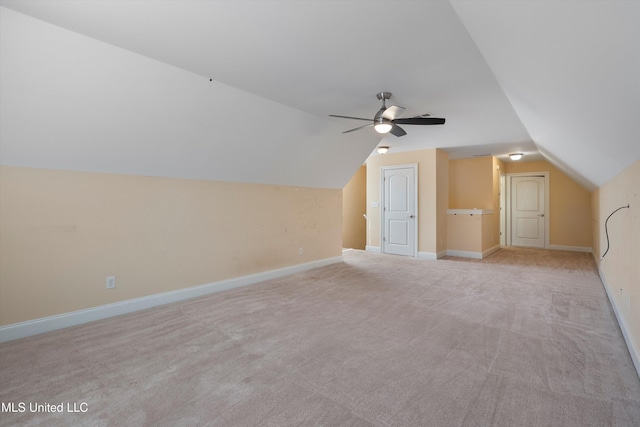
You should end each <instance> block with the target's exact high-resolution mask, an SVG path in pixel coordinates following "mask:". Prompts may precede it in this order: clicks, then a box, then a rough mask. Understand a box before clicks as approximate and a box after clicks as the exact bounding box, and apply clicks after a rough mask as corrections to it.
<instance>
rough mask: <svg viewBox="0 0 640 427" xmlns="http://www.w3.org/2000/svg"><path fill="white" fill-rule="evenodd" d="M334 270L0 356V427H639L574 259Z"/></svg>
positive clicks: (607, 325)
mask: <svg viewBox="0 0 640 427" xmlns="http://www.w3.org/2000/svg"><path fill="white" fill-rule="evenodd" d="M344 260H345V262H344V263H340V264H334V265H331V266H328V267H323V268H320V269H316V270H311V271H308V272H305V273H300V274H295V275H292V276H288V277H285V278H282V279H277V280H272V281H269V282H264V283H261V284H258V285H254V286H249V287H245V288H240V289H235V290H231V291H226V292H223V293H218V294H213V295H210V296H206V297H202V298H198V299H194V300H189V301H185V302H182V303H176V304H171V305H168V306H164V307H159V308H155V309H151V310H146V311H143V312H138V313H133V314H130V315H125V316H120V317H118V318H112V319H108V320H104V321H100V322H95V323H92V324H87V325H83V326H78V327H74V328H69V329H66V330H61V331H57V332H52V333H48V334H43V335H40V336H35V337H31V338H27V339H23V340H19V341H14V342H9V343H5V344H2V345H0V400H1V401H2V402H3V405H5V406H3V408H5V409H7V407H6V404H8V403H14V404H15V405H16V406H15V408H16V409H19V406H18V404H19V403H20V402H22V403H24V404H25V406H26V408H25V411H24V412H22V413H20V412H17V413H7V412H6V411H5V412H4V413H2V414H0V415H1V417H0V425H2V426H8V425H25V426H30V425H43V426H44V425H46V426H55V425H74V426H81V425H87V426H101V425H105V426H106V425H114V426H132V425H135V426H142V425H149V426H195V425H219V426H278V425H283V426H287V425H326V426H334V425H348V426H563V427H568V426H580V427H584V426H639V425H640V380H639V379H638V376H637V374H636V372H635V370H634V368H633V365H632V362H631V358H630V356H629V354H628V351H627V349H626V347H625V344H624V341H623V338H622V335H621V333H620V330H619V328H618V326H617V324H616V321H615V317H614V315H613V312H612V310H611V307H610V305H609V302H608V300H607V297H606V294H605V292H604V289H603V287H602V283H601V282H600V279H599V277H598V275H597V272H596V269H595V265H594V263H593V260H592V259H591V255H589V254H583V253H572V252H561V251H544V250H533V249H501V250H500V251H498V252H496V253H495V254H493V255H492V256H490V257H488V258H486V259H485V260H482V261H474V260H465V259H460V258H447V259H443V260H438V261H425V260H417V259H412V258H406V257H395V256H388V255H381V254H372V253H367V252H363V251H356V250H353V251H347V252H345V253H344ZM35 403H37V404H45V403H49V404H53V405H58V404H60V403H64V405H65V407H64V410H65V412H63V413H51V412H40V413H32V412H31V411H30V408H29V406H30V405H32V404H35ZM67 404H69V405H71V409H74V408H77V409H78V411H80V412H74V413H69V412H67V406H66V405H67ZM82 410H85V411H86V412H81V411H82Z"/></svg>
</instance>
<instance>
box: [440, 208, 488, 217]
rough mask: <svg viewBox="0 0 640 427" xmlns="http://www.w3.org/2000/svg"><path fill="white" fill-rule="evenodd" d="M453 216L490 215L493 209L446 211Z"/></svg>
mask: <svg viewBox="0 0 640 427" xmlns="http://www.w3.org/2000/svg"><path fill="white" fill-rule="evenodd" d="M447 213H448V214H453V215H492V214H493V209H475V208H474V209H447Z"/></svg>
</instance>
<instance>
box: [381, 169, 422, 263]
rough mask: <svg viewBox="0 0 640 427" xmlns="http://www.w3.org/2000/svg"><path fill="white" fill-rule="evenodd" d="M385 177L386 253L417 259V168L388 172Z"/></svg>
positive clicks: (384, 241)
mask: <svg viewBox="0 0 640 427" xmlns="http://www.w3.org/2000/svg"><path fill="white" fill-rule="evenodd" d="M383 176H384V201H383V221H384V222H383V224H384V234H383V252H384V253H388V254H396V255H408V256H415V231H416V229H415V227H416V217H415V190H416V189H415V169H414V168H412V167H411V168H398V169H385V170H384V175H383Z"/></svg>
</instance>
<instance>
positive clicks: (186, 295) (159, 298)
mask: <svg viewBox="0 0 640 427" xmlns="http://www.w3.org/2000/svg"><path fill="white" fill-rule="evenodd" d="M342 260H343V259H342V256H338V257H333V258H326V259H322V260H318V261H311V262H307V263H304V264H297V265H293V266H290V267H284V268H279V269H276V270H269V271H265V272H262V273H256V274H251V275H248V276H241V277H235V278H233V279H227V280H221V281H218V282H213V283H207V284H204V285H200V286H194V287H191V288H186V289H178V290H175V291H170V292H163V293H160V294H155V295H149V296H146V297H141V298H134V299H130V300H126V301H121V302H116V303H113V304H107V305H101V306H98V307H92V308H87V309H84V310H78V311H72V312H69V313H63V314H58V315H55V316H48V317H42V318H39V319H34V320H28V321H26V322H20V323H13V324H11V325H6V326H2V327H0V342H6V341H13V340H17V339H20V338H26V337H29V336H32V335H37V334H42V333H44V332H51V331H55V330H57V329H62V328H67V327H69V326H77V325H81V324H83V323H88V322H93V321H96V320H102V319H106V318H109V317H114V316H119V315H121V314H127V313H132V312H134V311H139V310H145V309H147V308H152V307H157V306H160V305H165V304H169V303H172V302H178V301H183V300H187V299H191V298H196V297H200V296H203V295H207V294H211V293H214V292H221V291H226V290H228V289H233V288H238V287H241V286H247V285H252V284H254V283H258V282H263V281H265V280H271V279H276V278H279V277H283V276H288V275H289V274H294V273H299V272H302V271H306V270H311V269H313V268H318V267H323V266H325V265H330V264H335V263H338V262H342Z"/></svg>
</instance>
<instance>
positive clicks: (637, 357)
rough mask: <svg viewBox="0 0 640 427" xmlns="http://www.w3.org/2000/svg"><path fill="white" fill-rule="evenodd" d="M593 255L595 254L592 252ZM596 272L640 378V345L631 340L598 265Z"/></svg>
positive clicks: (631, 337) (627, 328)
mask: <svg viewBox="0 0 640 427" xmlns="http://www.w3.org/2000/svg"><path fill="white" fill-rule="evenodd" d="M594 255H595V254H594ZM598 274H599V275H600V280H602V286H603V287H604V290H605V291H606V292H607V297H608V298H609V303H611V307H612V308H613V312H614V313H615V315H616V320H617V321H618V325H619V326H620V330H621V331H622V336H623V337H624V341H625V343H626V344H627V349H628V350H629V355H630V356H631V360H632V361H633V366H635V368H636V373H637V374H638V377H639V378H640V347H638V345H637V344H636V343H635V342H634V341H633V336H632V335H631V333H630V332H629V327H628V326H627V323H626V322H625V321H624V317H623V316H622V313H620V310H619V309H618V305H617V304H616V300H615V299H614V298H613V295H611V291H610V288H611V286H609V284H608V283H607V279H605V277H604V275H603V274H602V270H601V269H600V268H599V267H598Z"/></svg>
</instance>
